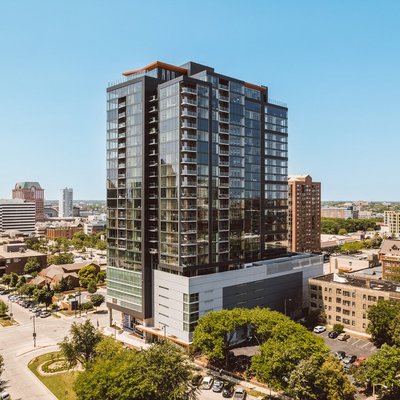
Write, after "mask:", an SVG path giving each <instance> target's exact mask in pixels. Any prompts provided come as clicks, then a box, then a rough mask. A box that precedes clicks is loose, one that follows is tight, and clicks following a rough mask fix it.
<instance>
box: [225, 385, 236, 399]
mask: <svg viewBox="0 0 400 400" xmlns="http://www.w3.org/2000/svg"><path fill="white" fill-rule="evenodd" d="M234 390H235V386H234V385H233V384H232V383H226V384H225V386H224V388H223V389H222V397H225V398H231V397H232V396H233V392H234Z"/></svg>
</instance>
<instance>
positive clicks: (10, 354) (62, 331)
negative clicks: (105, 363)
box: [0, 296, 108, 400]
mask: <svg viewBox="0 0 400 400" xmlns="http://www.w3.org/2000/svg"><path fill="white" fill-rule="evenodd" d="M0 298H1V299H2V300H3V301H5V302H6V303H7V300H8V299H7V296H0ZM102 308H104V306H102ZM12 312H13V314H14V319H15V320H16V321H17V322H18V323H19V325H16V326H12V327H7V328H3V327H0V354H1V355H2V356H3V357H4V363H5V365H4V367H5V371H4V373H3V375H2V378H3V379H4V380H5V381H6V391H7V392H8V393H10V395H11V397H12V399H13V400H32V399H35V400H50V399H55V397H54V396H53V394H52V393H50V392H49V391H48V389H47V388H46V387H45V386H44V385H42V383H41V382H40V381H39V380H38V379H37V378H36V377H35V376H34V375H33V374H32V373H31V371H30V370H29V369H28V368H27V364H28V363H29V361H30V360H32V359H33V358H34V357H36V356H38V355H40V354H43V353H47V352H50V351H55V350H57V343H59V342H60V341H61V340H62V339H63V338H64V337H65V336H67V335H68V333H69V329H70V326H71V325H72V323H73V322H81V321H84V320H85V319H86V318H88V319H90V320H92V321H93V324H94V325H96V323H97V321H99V327H100V328H102V327H105V326H106V325H107V324H108V314H89V315H88V316H87V317H81V318H79V317H78V318H74V317H63V318H55V317H53V316H50V317H48V318H36V319H35V325H36V333H37V337H36V348H35V347H34V346H33V336H32V334H33V321H32V319H31V317H32V313H31V312H30V311H28V310H27V309H25V308H23V307H21V306H20V305H18V304H16V303H12Z"/></svg>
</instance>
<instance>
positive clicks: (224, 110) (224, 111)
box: [219, 106, 229, 113]
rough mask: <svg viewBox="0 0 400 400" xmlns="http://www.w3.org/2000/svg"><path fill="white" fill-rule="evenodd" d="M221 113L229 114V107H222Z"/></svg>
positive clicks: (220, 108)
mask: <svg viewBox="0 0 400 400" xmlns="http://www.w3.org/2000/svg"><path fill="white" fill-rule="evenodd" d="M219 111H220V112H223V113H228V112H229V107H224V106H220V107H219Z"/></svg>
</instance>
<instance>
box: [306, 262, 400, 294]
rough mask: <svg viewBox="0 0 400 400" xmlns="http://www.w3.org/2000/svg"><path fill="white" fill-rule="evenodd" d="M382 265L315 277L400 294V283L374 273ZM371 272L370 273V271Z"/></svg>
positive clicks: (325, 280)
mask: <svg viewBox="0 0 400 400" xmlns="http://www.w3.org/2000/svg"><path fill="white" fill-rule="evenodd" d="M379 269H381V267H376V268H367V269H364V270H360V271H357V272H355V273H351V274H344V275H341V276H338V275H337V274H328V275H323V276H319V277H316V278H313V279H315V280H317V281H323V282H332V283H337V284H340V285H349V287H352V286H353V287H359V288H364V289H371V290H376V291H377V292H379V291H382V292H393V293H399V295H400V284H396V283H393V282H390V281H386V280H382V278H380V277H379V275H378V274H377V275H373V273H374V272H377V271H379ZM367 270H368V271H369V272H370V273H368V271H367Z"/></svg>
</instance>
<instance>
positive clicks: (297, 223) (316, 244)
mask: <svg viewBox="0 0 400 400" xmlns="http://www.w3.org/2000/svg"><path fill="white" fill-rule="evenodd" d="M288 241H289V249H290V250H291V251H293V252H319V251H321V183H320V182H313V180H312V178H311V176H310V175H304V176H290V177H289V214H288Z"/></svg>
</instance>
